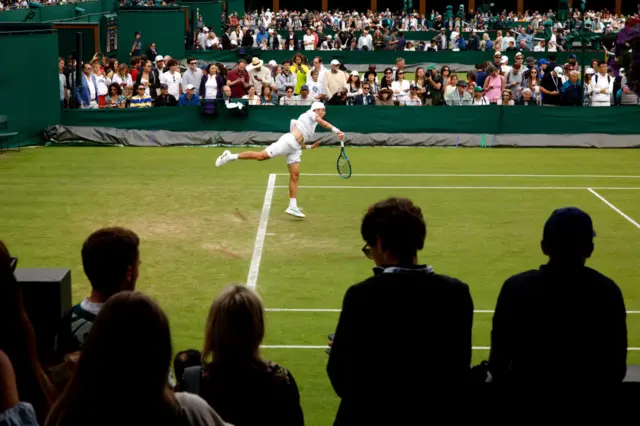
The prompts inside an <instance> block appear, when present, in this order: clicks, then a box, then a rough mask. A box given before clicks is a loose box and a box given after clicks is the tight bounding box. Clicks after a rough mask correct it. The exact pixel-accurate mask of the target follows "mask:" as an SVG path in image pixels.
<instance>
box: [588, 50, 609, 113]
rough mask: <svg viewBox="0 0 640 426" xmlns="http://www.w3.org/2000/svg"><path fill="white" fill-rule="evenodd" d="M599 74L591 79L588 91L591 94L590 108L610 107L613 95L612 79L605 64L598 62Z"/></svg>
mask: <svg viewBox="0 0 640 426" xmlns="http://www.w3.org/2000/svg"><path fill="white" fill-rule="evenodd" d="M598 69H599V71H600V72H599V73H598V74H595V75H594V76H593V77H592V78H591V83H590V85H589V91H590V92H591V106H594V107H603V106H611V94H612V93H613V78H612V77H611V76H610V75H609V74H608V73H607V63H606V62H605V61H600V62H598Z"/></svg>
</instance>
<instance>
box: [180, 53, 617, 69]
mask: <svg viewBox="0 0 640 426" xmlns="http://www.w3.org/2000/svg"><path fill="white" fill-rule="evenodd" d="M299 52H300V53H302V54H303V55H305V56H306V57H307V59H309V63H311V59H312V58H313V57H314V56H321V57H322V60H323V61H324V63H325V64H328V63H330V62H331V60H332V59H338V60H339V61H340V62H341V63H343V64H389V65H393V64H395V60H396V58H397V57H399V56H401V57H403V58H404V59H405V61H406V63H407V64H420V63H436V64H464V65H471V66H473V65H475V64H479V63H482V62H485V61H488V60H491V59H493V52H482V51H466V52H452V51H442V52H396V51H390V50H382V51H379V50H378V51H373V52H351V51H331V50H315V51H299ZM295 53H297V52H290V51H286V50H276V51H271V50H269V51H263V50H259V49H252V50H251V53H250V54H249V55H247V56H249V58H250V57H251V56H257V57H259V58H261V59H263V60H266V61H269V60H271V59H273V60H275V61H276V62H278V63H281V62H282V61H284V60H285V59H291V58H292V57H293V56H294V54H295ZM187 55H190V56H194V57H196V58H198V59H202V60H205V61H208V62H223V63H228V62H235V61H237V60H238V59H239V58H240V56H238V52H237V51H235V50H220V51H215V52H202V51H189V52H187ZM526 55H527V56H533V57H534V58H536V59H539V58H547V57H548V56H549V54H548V53H544V52H528V53H527V54H526ZM556 55H557V58H558V63H562V64H564V63H565V62H567V60H568V56H569V53H567V52H558V53H556ZM578 56H579V54H578ZM243 58H244V59H246V56H243ZM510 59H511V60H513V58H510ZM592 59H598V60H603V59H604V53H603V52H589V53H588V54H585V62H587V63H589V62H590V61H591V60H592Z"/></svg>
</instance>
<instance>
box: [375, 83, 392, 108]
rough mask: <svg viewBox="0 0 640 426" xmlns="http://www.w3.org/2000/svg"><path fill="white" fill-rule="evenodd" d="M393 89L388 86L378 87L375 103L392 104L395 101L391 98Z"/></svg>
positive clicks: (381, 104) (379, 104) (380, 104)
mask: <svg viewBox="0 0 640 426" xmlns="http://www.w3.org/2000/svg"><path fill="white" fill-rule="evenodd" d="M392 96H393V91H392V90H391V89H389V88H388V87H385V88H382V89H380V91H379V92H378V99H377V100H376V105H378V106H394V105H395V103H394V102H393V99H392Z"/></svg>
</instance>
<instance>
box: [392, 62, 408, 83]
mask: <svg viewBox="0 0 640 426" xmlns="http://www.w3.org/2000/svg"><path fill="white" fill-rule="evenodd" d="M405 66H406V63H405V61H404V58H396V66H395V67H393V78H394V80H397V78H396V74H397V73H398V71H404V67H405Z"/></svg>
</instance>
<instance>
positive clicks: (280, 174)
mask: <svg viewBox="0 0 640 426" xmlns="http://www.w3.org/2000/svg"><path fill="white" fill-rule="evenodd" d="M300 175H301V176H337V174H336V173H301V174H300ZM278 176H289V175H288V174H286V173H278ZM351 176H362V177H523V178H582V179H600V178H602V179H640V176H624V175H533V174H529V175H527V174H482V173H479V174H473V173H460V174H449V173H442V174H440V173H406V174H405V173H354V174H353V175H351Z"/></svg>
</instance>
